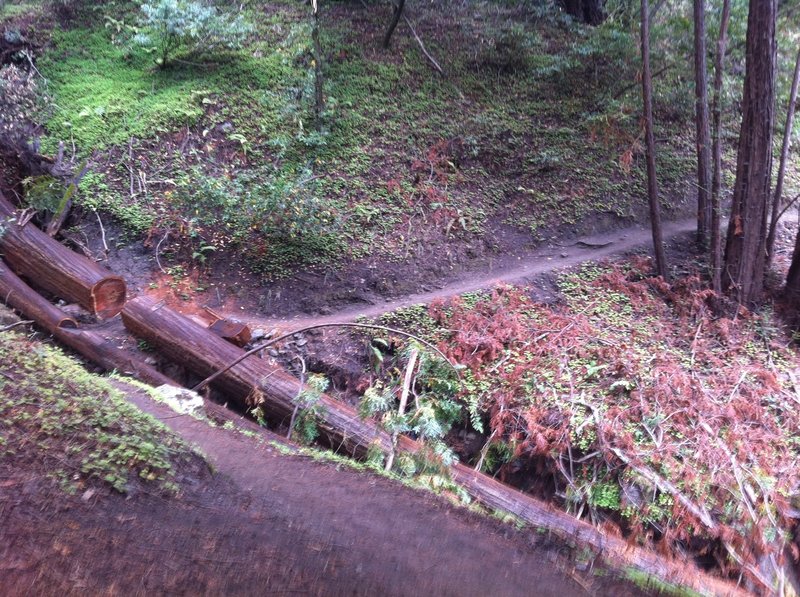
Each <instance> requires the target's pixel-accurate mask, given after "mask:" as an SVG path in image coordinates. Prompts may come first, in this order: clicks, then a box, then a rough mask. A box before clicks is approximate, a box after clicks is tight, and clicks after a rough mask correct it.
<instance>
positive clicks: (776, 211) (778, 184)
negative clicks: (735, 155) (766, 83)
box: [767, 50, 800, 265]
mask: <svg viewBox="0 0 800 597" xmlns="http://www.w3.org/2000/svg"><path fill="white" fill-rule="evenodd" d="M798 80H800V50H798V51H797V59H796V60H795V63H794V76H793V77H792V90H791V91H790V92H789V107H788V109H787V110H786V127H785V128H784V129H783V146H782V147H781V161H780V164H779V165H778V179H777V180H776V181H775V194H774V196H773V197H772V218H771V219H770V224H769V234H768V235H767V265H769V264H770V263H772V255H773V252H774V249H775V234H776V233H777V231H778V220H779V219H780V217H781V199H782V198H783V197H782V195H783V179H784V177H785V176H786V162H787V161H788V160H789V148H790V147H791V145H792V123H793V122H794V111H795V107H796V106H797V87H798Z"/></svg>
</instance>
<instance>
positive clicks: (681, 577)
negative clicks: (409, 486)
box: [122, 297, 744, 595]
mask: <svg viewBox="0 0 800 597" xmlns="http://www.w3.org/2000/svg"><path fill="white" fill-rule="evenodd" d="M122 319H123V322H124V323H125V326H126V327H127V328H128V329H129V330H130V331H131V332H133V333H134V334H135V335H137V336H139V337H141V338H144V339H145V340H147V341H148V342H149V343H150V344H152V345H154V346H156V347H157V348H158V349H159V350H160V351H161V352H162V353H163V354H164V355H165V356H167V357H168V358H170V359H173V360H175V361H176V362H178V363H181V364H182V365H184V366H186V367H188V368H189V369H191V370H192V371H193V372H194V373H196V374H198V375H203V376H209V375H211V374H213V373H214V372H217V371H219V370H222V369H225V368H226V367H227V366H228V365H229V364H230V363H232V362H234V361H236V360H237V359H239V358H240V357H241V356H242V355H244V354H245V352H244V351H243V350H242V349H240V348H237V347H235V346H233V345H232V344H230V343H228V342H226V341H225V340H223V339H221V338H219V337H217V336H215V335H214V334H213V333H211V332H210V331H208V330H207V329H205V328H204V327H203V326H201V325H199V324H197V323H195V322H193V321H190V320H188V319H186V318H184V317H183V316H181V315H180V314H178V313H177V312H175V311H173V310H172V309H170V308H168V307H166V306H163V304H161V303H158V302H156V301H155V300H154V299H152V298H149V297H139V298H136V299H133V300H131V301H129V302H128V303H127V304H126V306H125V308H124V309H123V311H122ZM212 385H213V386H214V387H215V388H216V389H218V390H220V391H222V392H224V393H225V395H226V398H228V399H230V400H231V401H233V402H236V403H238V404H239V405H240V406H244V407H249V406H252V405H253V404H255V403H260V404H261V406H262V407H263V408H264V410H265V411H266V412H267V415H268V417H269V418H271V419H273V420H275V419H277V420H280V421H288V420H289V417H290V416H291V414H292V411H293V409H294V402H293V399H294V398H295V397H296V396H297V395H298V393H299V391H300V390H301V384H300V382H299V381H298V380H297V379H296V378H294V377H293V376H291V375H289V374H288V373H287V372H286V371H284V370H283V369H282V368H280V367H278V366H276V365H271V364H269V363H268V362H267V361H265V360H262V359H255V358H251V359H249V360H244V361H241V362H238V363H237V364H236V365H234V366H232V367H230V368H227V369H225V372H224V373H222V374H220V375H219V376H218V377H216V378H215V379H214V381H213V382H212ZM318 405H319V406H320V407H321V408H320V410H319V417H320V420H319V426H320V429H321V431H322V436H323V437H324V438H325V439H326V441H327V442H328V444H329V445H331V446H332V447H334V448H337V449H339V450H345V451H347V452H349V453H352V454H355V455H357V456H358V455H363V454H364V452H365V451H366V449H367V448H368V447H370V446H374V447H377V448H379V449H380V450H381V451H382V452H383V453H384V454H386V455H388V454H390V453H391V451H392V438H391V436H390V435H389V434H388V433H386V432H385V431H384V430H383V429H381V428H380V427H379V426H378V425H377V424H375V423H374V422H372V421H368V420H362V419H361V418H360V417H359V415H358V413H357V412H356V410H355V409H354V408H352V407H350V406H348V405H346V404H342V403H340V402H338V401H336V400H334V399H333V398H331V397H330V396H327V395H325V394H323V395H322V396H321V397H320V401H319V402H318ZM397 448H398V450H400V451H404V452H409V453H417V452H420V451H421V450H423V446H422V445H421V444H420V443H418V442H416V441H414V440H412V439H410V438H408V437H405V436H400V437H398V438H397ZM450 472H451V476H452V478H453V480H454V481H455V482H456V483H458V484H459V485H461V486H462V487H464V488H465V489H466V491H467V492H468V493H469V494H470V495H471V496H472V497H474V498H475V499H476V500H478V501H480V502H481V503H482V504H483V505H485V506H486V507H487V508H489V509H497V510H502V511H505V512H510V513H511V514H513V515H515V516H517V517H519V518H520V519H521V520H523V521H525V522H526V523H527V524H530V525H532V526H534V527H536V528H543V529H546V530H548V531H549V532H552V533H554V534H555V535H558V536H559V537H562V538H565V539H567V540H573V541H575V542H577V543H579V544H583V545H587V546H589V547H591V548H593V549H596V550H598V551H599V552H600V553H601V556H602V557H603V558H604V559H606V560H608V561H609V562H611V563H613V564H615V565H621V566H631V567H634V568H636V569H638V570H640V571H643V572H645V573H647V574H651V575H655V576H657V577H659V578H661V579H666V580H670V581H672V582H677V583H680V584H682V585H684V586H686V587H689V588H691V589H694V590H696V591H699V592H702V593H706V594H714V595H739V594H744V592H743V591H740V590H739V589H738V588H737V587H735V586H734V585H732V584H730V583H727V582H725V581H722V580H720V579H716V578H713V577H710V576H708V575H706V574H703V573H702V572H700V571H699V570H698V569H697V568H696V567H695V566H694V565H693V564H692V563H690V562H688V561H678V560H672V559H668V558H664V557H663V556H660V555H657V554H655V553H653V552H650V551H648V550H645V549H642V548H639V547H636V546H633V545H631V544H629V543H628V542H626V541H625V540H624V539H622V538H620V537H616V536H613V535H609V534H607V533H604V532H603V531H601V530H599V529H597V528H596V527H594V526H592V525H590V524H588V523H586V522H583V521H580V520H577V519H575V518H573V517H572V516H570V515H568V514H566V513H564V512H561V511H558V510H556V509H555V508H553V507H551V506H549V505H547V504H545V503H543V502H540V501H539V500H536V499H534V498H532V497H530V496H528V495H525V494H523V493H521V492H519V491H517V490H515V489H512V488H510V487H507V486H505V485H503V484H501V483H499V482H498V481H495V480H494V479H492V478H490V477H489V476H487V475H484V474H483V473H479V472H477V471H474V470H472V469H470V468H469V467H466V466H464V465H461V464H457V465H455V466H453V467H452V468H451V469H450Z"/></svg>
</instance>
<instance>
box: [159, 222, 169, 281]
mask: <svg viewBox="0 0 800 597" xmlns="http://www.w3.org/2000/svg"><path fill="white" fill-rule="evenodd" d="M168 236H169V230H167V232H166V233H165V234H164V237H163V238H162V239H161V240H160V241H158V244H157V245H156V265H158V269H160V270H161V273H162V274H166V273H167V271H166V270H165V269H164V268H163V267H161V260H160V259H159V258H158V254H159V252H160V251H161V244H162V243H163V242H164V241H165V240H167V237H168Z"/></svg>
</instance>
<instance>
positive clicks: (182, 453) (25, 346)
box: [0, 332, 191, 493]
mask: <svg viewBox="0 0 800 597" xmlns="http://www.w3.org/2000/svg"><path fill="white" fill-rule="evenodd" d="M0 361H2V363H3V369H2V371H0V465H7V466H11V467H22V465H23V463H25V464H26V465H27V464H31V463H33V467H32V468H33V469H36V470H44V471H46V474H47V476H48V477H50V478H52V479H53V480H54V481H55V482H57V483H58V484H59V485H60V486H61V487H62V488H63V489H64V490H66V491H68V492H71V493H72V492H77V491H84V490H85V489H87V488H92V487H96V486H98V485H101V486H102V485H106V486H108V487H111V488H113V489H115V490H116V491H119V492H122V493H127V492H129V491H130V490H132V489H134V488H137V487H138V486H140V485H142V486H144V487H150V488H152V489H151V490H153V489H154V490H156V491H169V492H174V491H177V489H178V487H177V485H176V483H175V481H174V479H175V465H176V464H177V463H179V462H181V461H183V460H185V459H187V458H189V457H190V456H191V452H190V449H189V447H188V446H187V445H185V444H184V443H183V442H182V441H181V440H180V439H178V438H177V437H175V436H174V435H172V433H171V432H169V431H168V430H167V428H166V427H164V426H163V425H162V424H161V423H159V422H158V421H156V420H155V419H153V418H152V417H150V416H149V415H146V414H144V413H142V412H141V411H140V410H139V409H137V408H136V407H134V406H132V405H131V404H129V403H128V402H126V401H125V399H124V398H123V396H122V395H121V393H120V392H119V391H118V390H117V389H115V388H114V387H113V386H112V385H111V384H110V383H109V382H108V381H107V380H105V379H102V378H100V377H97V376H94V375H92V374H90V373H88V372H87V371H86V370H85V369H84V368H83V367H82V366H80V365H79V364H78V363H77V362H76V361H75V360H73V359H71V358H69V357H67V356H65V355H64V354H63V353H62V352H61V351H60V350H58V349H56V348H53V347H51V346H48V345H46V344H42V343H39V342H35V341H31V340H29V339H28V338H26V337H25V336H22V335H19V334H15V333H13V332H2V333H0Z"/></svg>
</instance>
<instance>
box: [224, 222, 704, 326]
mask: <svg viewBox="0 0 800 597" xmlns="http://www.w3.org/2000/svg"><path fill="white" fill-rule="evenodd" d="M696 225H697V222H696V220H695V219H693V218H687V219H683V220H678V221H674V222H667V223H666V224H665V225H664V238H665V241H666V242H667V243H686V244H687V245H688V244H690V243H693V242H694V241H693V238H691V237H690V236H689V235H690V234H691V233H692V232H693V231H694V230H695V227H696ZM651 243H652V237H651V232H650V228H649V227H645V226H641V225H637V226H632V227H629V228H625V229H620V230H616V231H612V232H606V233H602V234H595V235H592V236H586V237H583V238H581V239H579V240H577V241H572V242H567V243H565V244H563V245H561V244H548V245H547V246H545V247H540V248H538V249H535V250H532V251H529V252H526V253H525V254H524V255H520V256H516V257H505V258H503V257H500V258H498V259H497V261H496V263H495V264H493V263H491V262H490V263H487V264H485V266H484V268H483V269H481V270H478V271H472V272H469V273H465V274H462V275H459V276H456V277H454V278H453V279H451V280H443V281H442V282H443V285H442V286H441V287H440V288H438V289H436V290H429V291H423V292H417V293H413V294H409V295H406V296H403V297H399V298H385V297H380V296H375V297H372V298H367V299H365V298H364V295H363V294H362V295H359V296H360V298H359V299H357V300H359V301H360V302H359V304H356V305H347V306H344V307H342V308H340V309H336V310H335V311H334V312H332V313H327V314H320V315H309V314H307V313H297V314H294V315H291V316H286V317H260V316H258V315H255V314H253V313H251V312H248V311H242V310H237V309H236V308H235V307H234V308H231V307H228V308H226V309H221V312H222V313H224V314H225V315H226V316H228V317H232V318H235V319H238V320H240V321H244V322H246V323H249V324H250V325H251V326H257V327H263V328H268V329H269V328H278V329H281V330H285V329H299V328H302V327H304V326H308V325H314V324H321V323H335V322H350V321H354V320H355V319H356V318H358V317H367V318H373V317H377V316H379V315H382V314H383V313H387V312H389V311H394V310H396V309H400V308H403V307H409V306H411V305H417V304H428V303H430V302H431V301H433V300H435V299H439V298H449V297H453V296H456V295H459V294H464V293H466V292H473V291H476V290H480V289H486V288H491V287H492V286H494V285H496V284H499V283H525V282H528V281H530V280H531V279H532V278H534V277H536V276H538V275H541V274H547V273H551V272H554V271H557V270H561V269H564V268H568V267H571V266H575V265H579V264H582V263H586V262H589V261H596V260H600V259H604V258H607V257H614V256H620V255H623V254H625V253H629V252H631V251H633V250H636V249H642V248H647V247H649V245H650V244H651ZM310 291H311V292H313V291H314V290H313V289H311V290H310ZM365 300H367V301H369V303H368V304H365V302H364V301H365ZM240 309H241V308H240Z"/></svg>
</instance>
